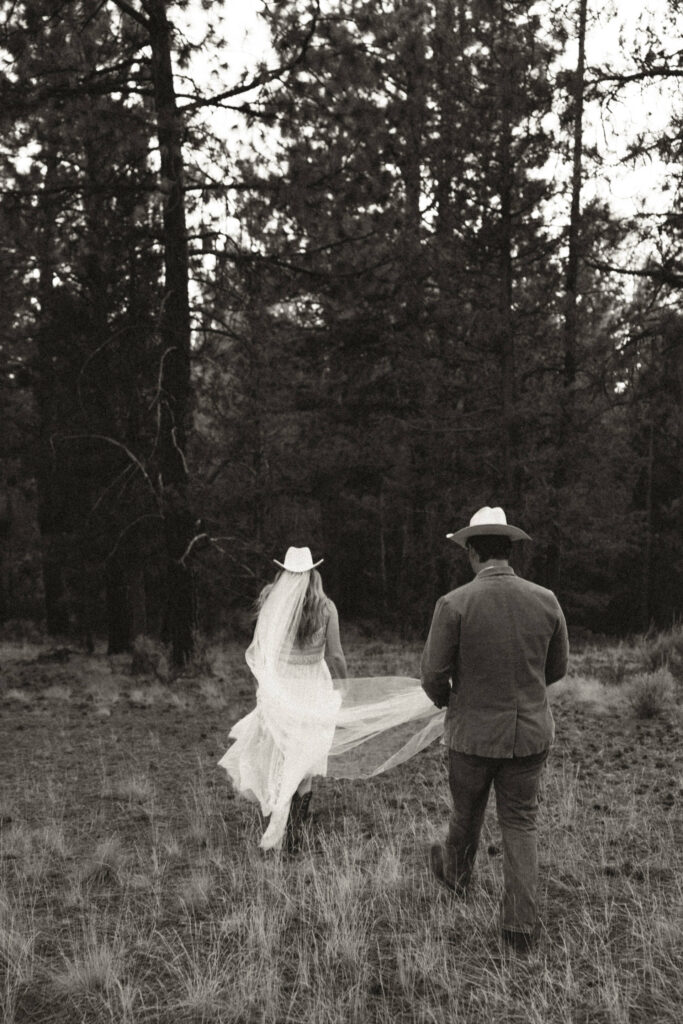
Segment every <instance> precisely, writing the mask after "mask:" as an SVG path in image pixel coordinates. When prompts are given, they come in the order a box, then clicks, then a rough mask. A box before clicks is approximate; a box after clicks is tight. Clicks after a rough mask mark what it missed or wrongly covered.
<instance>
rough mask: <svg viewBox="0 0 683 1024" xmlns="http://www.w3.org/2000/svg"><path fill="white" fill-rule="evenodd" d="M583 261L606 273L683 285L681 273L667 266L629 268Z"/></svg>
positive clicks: (676, 286) (678, 286)
mask: <svg viewBox="0 0 683 1024" xmlns="http://www.w3.org/2000/svg"><path fill="white" fill-rule="evenodd" d="M584 262H585V264H586V265H587V266H589V267H592V268H593V269H594V270H604V271H605V272H606V273H608V274H624V275H626V276H628V277H644V278H649V279H650V280H651V281H660V282H661V283H662V284H668V285H670V286H671V287H672V288H682V287H683V274H677V273H676V272H675V271H672V270H669V269H668V268H667V267H655V268H654V269H652V270H631V269H629V268H628V267H617V266H615V265H614V264H612V263H606V262H604V261H603V260H590V259H585V258H584Z"/></svg>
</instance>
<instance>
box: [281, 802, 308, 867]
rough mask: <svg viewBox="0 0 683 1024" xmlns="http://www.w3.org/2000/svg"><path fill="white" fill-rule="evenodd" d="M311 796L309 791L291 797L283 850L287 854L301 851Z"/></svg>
mask: <svg viewBox="0 0 683 1024" xmlns="http://www.w3.org/2000/svg"><path fill="white" fill-rule="evenodd" d="M311 796H312V791H311V790H310V789H309V790H308V792H307V793H303V794H301V793H295V794H294V796H293V797H292V803H291V804H290V808H289V817H288V818H287V827H286V829H285V842H284V848H285V850H286V852H287V853H298V851H299V850H300V849H301V837H302V832H303V825H304V822H305V821H306V819H307V818H308V809H309V805H310V803H311Z"/></svg>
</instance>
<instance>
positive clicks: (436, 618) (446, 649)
mask: <svg viewBox="0 0 683 1024" xmlns="http://www.w3.org/2000/svg"><path fill="white" fill-rule="evenodd" d="M459 639H460V638H459V615H458V613H457V612H456V611H455V610H454V609H452V608H450V607H449V605H448V604H447V602H446V601H445V599H444V598H443V597H441V598H439V600H438V601H437V602H436V607H435V609H434V615H433V616H432V624H431V627H430V629H429V636H428V637H427V643H426V644H425V649H424V651H423V652H422V663H421V666H420V672H421V676H422V689H423V690H424V691H425V693H426V694H427V696H428V697H429V699H430V700H431V701H432V703H434V704H436V706H437V708H445V707H447V705H448V701H449V699H450V696H451V683H450V681H451V675H452V673H453V667H454V665H455V659H456V656H457V651H458V643H459Z"/></svg>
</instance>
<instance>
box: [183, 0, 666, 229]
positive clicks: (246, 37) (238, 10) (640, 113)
mask: <svg viewBox="0 0 683 1024" xmlns="http://www.w3.org/2000/svg"><path fill="white" fill-rule="evenodd" d="M224 6H225V12H226V13H225V21H224V26H225V29H226V32H225V36H226V38H227V39H228V40H229V43H228V45H227V47H226V50H225V51H224V54H223V56H224V58H226V59H227V61H228V62H229V64H230V65H231V66H232V74H231V76H230V77H231V78H234V80H237V78H238V76H239V73H240V72H242V71H243V70H245V69H248V68H250V67H252V66H253V65H254V64H255V63H256V62H257V61H259V60H262V59H263V58H264V57H267V56H268V53H269V41H268V33H267V30H266V28H265V26H264V23H263V20H262V19H261V18H259V17H258V11H259V10H260V9H262V7H263V0H225V4H224ZM537 6H538V8H539V10H542V8H543V7H544V6H546V5H545V4H544V2H543V0H539V3H538V5H537ZM575 6H576V9H577V11H578V0H575ZM666 7H667V0H643V2H633V0H607V2H605V0H589V7H588V9H589V31H588V33H587V41H586V59H587V64H588V66H591V65H600V64H604V63H606V62H607V61H609V62H612V63H614V64H616V65H619V64H622V65H623V64H624V61H625V60H626V61H628V54H629V52H630V51H631V50H632V49H633V48H634V46H635V45H636V41H637V40H638V36H639V35H640V37H641V38H642V32H643V25H644V24H646V23H647V22H650V23H651V24H653V25H655V26H656V27H657V28H658V29H661V26H662V25H663V24H664V23H665V17H664V12H665V10H666ZM200 19H201V15H200ZM667 42H668V43H669V44H670V49H671V50H674V49H676V48H677V46H679V45H680V43H679V41H677V40H674V39H671V40H668V41H667V40H666V39H665V40H664V44H665V45H666V44H667ZM565 59H566V62H567V63H568V64H569V65H570V66H572V65H573V66H575V64H576V44H575V43H574V42H572V43H571V44H570V45H569V46H568V49H567V53H566V58H565ZM669 113H670V99H667V97H666V95H665V96H664V97H662V94H661V91H660V88H659V87H657V86H652V87H650V89H649V90H648V91H647V92H646V93H645V95H643V93H642V92H641V91H640V90H639V88H638V87H636V86H633V87H631V88H630V90H626V91H624V93H623V98H622V99H621V100H620V101H619V102H618V103H615V104H613V106H612V108H611V109H610V110H609V111H607V110H599V109H597V107H592V108H589V109H588V110H587V111H586V123H585V135H586V141H587V142H588V143H590V144H592V143H595V144H596V145H597V147H598V148H599V150H600V151H601V153H602V155H603V158H604V161H605V166H604V180H603V181H602V183H601V184H600V185H598V186H597V187H598V188H599V190H600V191H602V192H603V193H604V192H609V193H611V197H612V200H613V205H614V206H615V212H618V213H621V214H628V213H629V212H630V211H631V210H633V209H634V208H636V207H637V206H638V205H639V204H641V203H643V204H644V205H645V208H646V209H655V208H656V207H657V206H658V205H659V203H660V195H661V184H662V180H663V173H664V172H663V169H662V168H660V167H658V166H656V165H653V164H649V165H646V166H641V167H636V168H627V167H625V166H624V165H623V164H622V158H623V156H624V153H625V148H626V145H627V142H628V140H629V138H631V137H632V136H633V135H634V134H635V133H636V132H637V131H638V130H643V129H646V130H650V131H654V132H657V131H658V130H661V129H663V128H665V127H666V124H667V119H668V116H669Z"/></svg>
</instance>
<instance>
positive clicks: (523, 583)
mask: <svg viewBox="0 0 683 1024" xmlns="http://www.w3.org/2000/svg"><path fill="white" fill-rule="evenodd" d="M568 652H569V643H568V639H567V624H566V622H565V618H564V615H563V614H562V609H561V608H560V605H559V602H558V600H557V598H556V597H555V595H554V594H553V593H552V591H550V590H546V588H545V587H540V586H538V584H536V583H531V582H529V580H524V579H521V578H520V577H519V576H516V575H515V572H514V570H513V569H512V568H511V567H510V566H489V567H486V566H485V567H484V568H483V569H482V570H481V571H480V572H479V573H478V574H477V576H476V577H475V578H474V579H473V580H472V582H471V583H466V584H465V585H464V586H462V587H458V588H457V589H456V590H452V591H451V592H450V593H449V594H446V595H445V596H444V597H441V598H439V600H438V601H437V603H436V608H435V609H434V616H433V619H432V625H431V628H430V631H429V636H428V638H427V643H426V646H425V649H424V653H423V655H422V686H423V688H424V690H425V692H426V693H427V694H428V696H429V697H430V698H431V700H432V701H433V702H434V703H435V704H436V705H437V707H448V711H447V712H446V731H445V735H446V742H447V743H448V745H449V746H450V747H452V748H453V749H455V750H459V751H462V753H465V754H479V755H481V756H483V757H526V756H528V755H529V754H537V753H540V752H541V751H542V750H546V749H547V748H548V747H549V746H550V744H551V743H552V741H553V739H554V735H555V724H554V722H553V716H552V714H551V711H550V707H549V705H548V697H547V693H546V687H547V686H549V685H550V684H551V683H554V682H556V681H557V680H558V679H561V678H562V677H563V676H564V674H565V672H566V670H567V656H568Z"/></svg>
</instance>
